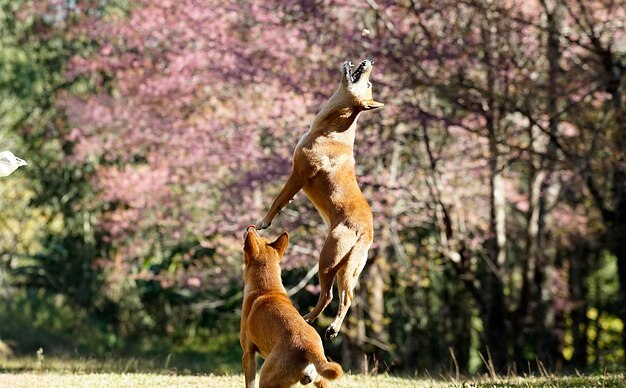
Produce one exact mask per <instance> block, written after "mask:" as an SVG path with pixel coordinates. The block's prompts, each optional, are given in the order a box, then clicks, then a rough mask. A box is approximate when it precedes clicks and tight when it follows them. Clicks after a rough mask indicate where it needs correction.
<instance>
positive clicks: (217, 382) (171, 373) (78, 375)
mask: <svg viewBox="0 0 626 388" xmlns="http://www.w3.org/2000/svg"><path fill="white" fill-rule="evenodd" d="M159 363H160V361H159ZM150 370H151V371H150ZM155 371H157V372H155ZM309 386H312V385H309ZM333 386H335V387H346V388H369V387H371V388H374V387H376V388H378V387H623V386H626V374H624V373H613V374H604V375H594V376H552V375H546V376H542V377H501V378H490V377H487V376H483V377H480V376H479V377H473V378H471V379H458V380H457V379H453V378H451V377H446V376H440V377H437V378H426V377H415V378H410V377H400V376H390V375H372V376H366V375H350V374H347V375H345V376H343V377H342V378H341V379H339V380H337V381H336V382H335V383H334V384H333ZM0 387H59V388H60V387H219V388H228V387H243V376H242V375H240V374H230V375H228V374H226V375H206V374H205V375H202V374H196V375H193V374H189V371H184V370H182V371H179V370H177V369H176V368H172V367H169V366H168V365H161V366H158V365H157V363H156V362H155V361H154V360H153V361H150V360H137V359H133V358H130V359H108V360H104V361H101V360H96V359H71V360H68V359H57V358H52V359H48V358H42V357H39V358H37V357H29V358H12V359H5V360H2V359H0Z"/></svg>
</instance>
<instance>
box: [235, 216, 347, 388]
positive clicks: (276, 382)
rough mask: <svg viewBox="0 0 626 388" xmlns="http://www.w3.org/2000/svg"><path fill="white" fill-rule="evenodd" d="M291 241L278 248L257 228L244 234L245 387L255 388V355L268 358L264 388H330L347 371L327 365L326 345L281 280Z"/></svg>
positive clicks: (284, 240) (242, 332) (242, 336)
mask: <svg viewBox="0 0 626 388" xmlns="http://www.w3.org/2000/svg"><path fill="white" fill-rule="evenodd" d="M288 240H289V237H288V236H287V233H286V232H284V233H283V234H281V235H280V236H279V237H278V239H276V241H274V242H273V243H270V242H268V240H266V239H265V238H263V237H261V236H259V235H258V233H257V232H256V230H255V228H254V226H250V227H248V229H247V230H246V233H245V234H244V247H243V252H244V254H243V256H244V265H245V269H244V277H245V288H244V299H243V308H242V311H241V328H240V333H239V334H240V337H239V339H240V342H241V348H242V349H243V358H242V364H243V373H244V376H245V380H246V387H248V388H253V387H254V379H255V375H256V363H255V355H256V353H257V352H259V353H261V355H262V356H263V357H264V358H265V363H264V364H263V368H262V369H261V378H260V381H259V383H260V387H261V388H264V387H290V386H292V385H294V384H295V383H297V382H300V383H302V384H308V383H310V382H313V383H314V384H315V386H316V387H326V386H327V384H328V381H327V380H326V379H330V380H334V379H337V378H339V377H340V376H341V375H342V373H343V371H342V370H341V366H340V365H339V364H337V363H336V362H328V361H326V357H325V356H324V347H323V346H322V339H321V338H320V336H319V335H318V334H317V332H316V331H315V329H313V328H312V327H311V326H310V325H309V324H307V323H306V322H305V321H304V319H303V318H302V317H301V316H300V313H298V310H296V308H295V307H294V306H293V304H291V300H290V299H289V296H287V292H285V288H284V287H283V283H282V281H281V279H280V266H279V264H278V263H279V261H280V259H281V258H282V256H283V253H284V252H285V249H286V248H287V244H288Z"/></svg>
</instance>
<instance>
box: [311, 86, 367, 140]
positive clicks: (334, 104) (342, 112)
mask: <svg viewBox="0 0 626 388" xmlns="http://www.w3.org/2000/svg"><path fill="white" fill-rule="evenodd" d="M359 113H361V109H359V108H358V107H356V106H354V104H353V101H352V98H351V97H349V96H347V95H346V92H345V91H343V90H341V89H338V90H337V91H336V92H335V93H334V94H333V95H332V97H331V98H330V99H329V100H328V102H326V104H324V105H323V106H322V109H321V110H320V112H319V113H318V114H317V116H316V117H315V120H313V124H311V129H310V133H311V134H312V135H313V136H316V137H317V136H327V137H330V138H331V139H333V140H336V141H340V142H342V143H345V144H349V145H353V144H354V137H355V134H356V122H357V119H358V118H359Z"/></svg>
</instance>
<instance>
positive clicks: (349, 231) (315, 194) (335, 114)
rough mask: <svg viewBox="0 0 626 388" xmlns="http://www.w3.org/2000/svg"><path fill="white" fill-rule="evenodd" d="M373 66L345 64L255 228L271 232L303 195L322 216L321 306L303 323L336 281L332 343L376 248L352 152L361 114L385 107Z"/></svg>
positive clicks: (325, 299)
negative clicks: (375, 95) (376, 93)
mask: <svg viewBox="0 0 626 388" xmlns="http://www.w3.org/2000/svg"><path fill="white" fill-rule="evenodd" d="M373 64H374V62H373V61H371V60H365V61H363V62H361V64H360V65H359V66H358V67H357V68H356V70H355V71H354V72H352V73H351V67H352V65H351V64H350V62H344V64H343V71H342V75H341V82H340V83H339V86H338V87H337V90H336V91H335V93H334V94H333V95H332V97H331V98H330V99H329V100H328V102H327V103H326V104H325V105H324V106H323V107H322V109H321V110H320V112H319V113H318V115H317V117H316V118H315V120H314V121H313V124H312V125H311V128H310V129H309V131H308V132H307V133H306V134H304V136H303V137H302V138H301V139H300V141H299V142H298V145H297V146H296V150H295V151H294V154H293V166H292V171H291V175H290V176H289V179H287V183H286V184H285V187H283V189H282V190H281V192H280V193H279V194H278V196H277V197H276V199H275V200H274V202H273V203H272V206H271V207H270V210H269V211H268V212H267V215H266V216H265V217H264V218H263V220H261V221H260V222H259V224H258V225H257V226H258V227H259V229H265V228H267V227H268V226H270V224H271V223H272V220H273V219H274V217H275V216H276V214H278V212H279V211H280V210H281V209H282V208H283V207H284V206H285V205H286V204H287V202H289V201H290V200H291V199H292V198H293V196H294V195H296V193H297V192H298V191H300V189H303V190H304V194H306V196H307V197H308V198H309V199H310V200H311V202H313V204H314V205H315V207H316V208H317V210H318V211H319V212H320V214H321V215H322V218H323V219H324V221H325V222H326V225H327V226H328V229H329V230H328V236H327V237H326V241H325V242H324V246H323V248H322V251H321V253H320V261H319V273H318V277H319V283H320V288H321V292H320V297H319V300H318V302H317V305H316V306H315V308H314V309H313V311H311V312H310V313H309V314H307V315H306V316H305V317H304V318H305V319H306V320H307V321H309V322H310V321H313V320H314V319H316V318H317V317H318V316H319V314H320V313H321V312H322V311H323V310H324V309H325V308H326V306H328V304H329V303H330V301H331V300H332V297H333V283H334V281H335V276H337V288H338V291H339V310H338V311H337V316H336V318H335V320H334V321H333V323H331V325H330V326H329V327H328V328H327V329H326V338H328V339H332V338H334V337H335V336H336V335H337V333H339V330H340V329H341V324H342V323H343V320H344V318H345V316H346V313H347V312H348V309H349V308H350V305H351V304H352V298H353V291H354V287H355V286H356V283H357V280H358V277H359V275H360V274H361V271H362V270H363V267H364V266H365V262H366V261H367V251H368V250H369V247H370V246H371V245H372V237H373V226H372V218H373V217H372V211H371V209H370V207H369V205H368V204H367V201H366V200H365V198H364V197H363V194H362V193H361V190H360V189H359V185H358V183H357V180H356V175H355V169H354V168H355V161H354V155H353V148H354V137H355V133H356V122H357V118H358V117H359V115H360V114H361V112H363V111H365V110H371V109H376V108H380V107H381V106H383V105H384V104H382V103H380V102H377V101H374V100H373V99H372V84H371V83H370V81H369V76H370V74H371V72H372V66H373Z"/></svg>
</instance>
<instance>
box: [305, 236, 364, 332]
mask: <svg viewBox="0 0 626 388" xmlns="http://www.w3.org/2000/svg"><path fill="white" fill-rule="evenodd" d="M356 240H357V236H356V234H355V233H354V231H352V230H350V229H349V228H348V227H347V226H345V225H343V224H339V225H337V226H336V227H334V228H333V229H331V231H330V233H328V237H326V241H325V242H324V246H323V247H322V251H321V253H320V261H319V271H318V274H317V275H318V278H319V283H320V296H319V299H318V300H317V304H316V305H315V308H313V310H312V311H311V312H310V313H308V314H306V315H305V316H304V320H305V321H307V322H312V321H314V320H315V319H316V318H317V317H318V316H319V315H320V314H321V313H322V311H324V309H325V308H326V306H328V305H329V304H330V302H331V301H332V299H333V283H334V281H335V275H336V274H337V271H338V270H339V268H340V267H341V266H342V265H345V260H346V258H347V257H349V255H350V252H351V249H352V246H353V245H354V242H355V241H356Z"/></svg>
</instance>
